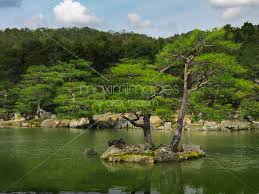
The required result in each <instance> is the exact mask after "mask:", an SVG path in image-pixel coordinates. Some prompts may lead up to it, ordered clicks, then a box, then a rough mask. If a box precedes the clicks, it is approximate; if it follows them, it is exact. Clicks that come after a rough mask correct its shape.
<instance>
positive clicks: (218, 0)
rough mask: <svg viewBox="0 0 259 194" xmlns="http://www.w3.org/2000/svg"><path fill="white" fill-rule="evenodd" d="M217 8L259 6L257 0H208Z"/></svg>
mask: <svg viewBox="0 0 259 194" xmlns="http://www.w3.org/2000/svg"><path fill="white" fill-rule="evenodd" d="M210 3H211V4H212V5H214V6H217V7H237V6H247V5H255V4H259V0H210Z"/></svg>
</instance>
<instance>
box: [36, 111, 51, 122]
mask: <svg viewBox="0 0 259 194" xmlns="http://www.w3.org/2000/svg"><path fill="white" fill-rule="evenodd" d="M37 112H38V114H39V116H40V118H41V119H51V115H52V114H51V112H47V111H45V110H43V109H42V108H40V109H39V110H38V111H37Z"/></svg>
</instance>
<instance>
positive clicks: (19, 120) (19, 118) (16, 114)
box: [13, 113, 25, 122]
mask: <svg viewBox="0 0 259 194" xmlns="http://www.w3.org/2000/svg"><path fill="white" fill-rule="evenodd" d="M13 120H14V121H15V122H21V121H25V118H23V117H22V116H21V114H20V113H14V117H13Z"/></svg>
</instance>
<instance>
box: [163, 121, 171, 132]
mask: <svg viewBox="0 0 259 194" xmlns="http://www.w3.org/2000/svg"><path fill="white" fill-rule="evenodd" d="M164 130H167V131H169V130H172V123H171V122H165V124H164Z"/></svg>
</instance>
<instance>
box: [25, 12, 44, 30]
mask: <svg viewBox="0 0 259 194" xmlns="http://www.w3.org/2000/svg"><path fill="white" fill-rule="evenodd" d="M23 23H24V26H26V27H28V28H39V27H43V26H44V25H45V20H44V15H43V14H37V15H34V16H32V17H31V18H30V19H27V20H25V21H24V22H23Z"/></svg>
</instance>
